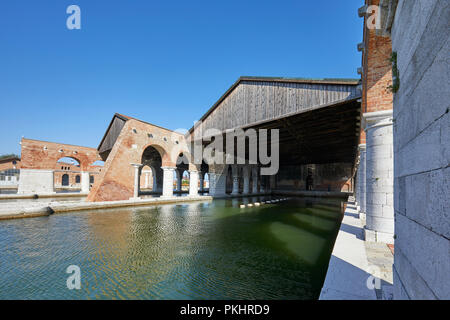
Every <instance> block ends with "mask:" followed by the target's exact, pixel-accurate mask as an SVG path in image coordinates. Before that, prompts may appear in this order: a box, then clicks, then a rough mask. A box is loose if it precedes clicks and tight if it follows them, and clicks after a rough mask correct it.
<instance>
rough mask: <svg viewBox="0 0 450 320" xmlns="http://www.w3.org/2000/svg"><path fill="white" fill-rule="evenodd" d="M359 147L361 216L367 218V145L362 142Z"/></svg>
mask: <svg viewBox="0 0 450 320" xmlns="http://www.w3.org/2000/svg"><path fill="white" fill-rule="evenodd" d="M358 148H359V168H358V188H357V190H358V198H357V199H358V207H359V216H360V218H362V219H364V220H365V219H366V145H365V144H360V145H359V146H358Z"/></svg>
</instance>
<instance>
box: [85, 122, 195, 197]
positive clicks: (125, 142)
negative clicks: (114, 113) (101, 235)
mask: <svg viewBox="0 0 450 320" xmlns="http://www.w3.org/2000/svg"><path fill="white" fill-rule="evenodd" d="M133 129H135V130H136V132H134V131H133ZM149 133H151V134H153V138H150V137H149V136H148V134H149ZM174 135H176V137H177V140H179V144H176V143H175V142H174V141H173V139H172V138H173V136H174ZM164 137H166V139H167V141H165V140H164ZM183 141H184V137H183V136H182V135H180V134H175V133H174V132H173V131H170V130H166V129H163V128H160V127H156V126H153V125H151V124H148V123H144V122H141V121H138V120H135V119H130V120H128V121H127V122H126V123H125V125H124V127H123V128H122V130H121V132H120V134H119V136H118V137H117V140H116V142H115V144H114V147H113V149H112V150H111V152H110V154H109V156H108V159H107V160H106V163H105V167H104V169H103V170H102V172H101V173H100V175H99V177H98V179H97V181H96V182H95V184H94V186H93V188H92V189H91V191H90V193H89V195H88V198H87V200H88V201H113V200H128V199H129V198H131V197H132V196H133V191H134V167H133V166H132V165H131V163H141V161H142V154H143V152H144V150H145V149H146V148H147V147H148V146H153V147H155V148H156V149H158V151H160V153H162V155H161V158H162V166H169V167H175V163H176V157H177V156H178V154H179V152H182V151H184V152H185V153H186V152H187V150H185V149H183Z"/></svg>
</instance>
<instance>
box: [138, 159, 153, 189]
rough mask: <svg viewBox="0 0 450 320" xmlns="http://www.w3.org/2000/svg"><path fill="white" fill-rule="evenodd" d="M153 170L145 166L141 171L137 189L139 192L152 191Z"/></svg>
mask: <svg viewBox="0 0 450 320" xmlns="http://www.w3.org/2000/svg"><path fill="white" fill-rule="evenodd" d="M153 179H154V177H153V170H152V168H151V167H150V166H149V165H145V166H143V167H142V169H141V177H140V181H139V183H140V184H139V187H140V190H141V192H152V191H154V190H153V187H154V186H153Z"/></svg>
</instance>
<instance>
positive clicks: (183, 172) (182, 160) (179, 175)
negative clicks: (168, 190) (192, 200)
mask: <svg viewBox="0 0 450 320" xmlns="http://www.w3.org/2000/svg"><path fill="white" fill-rule="evenodd" d="M176 167H177V169H176V170H175V173H176V174H175V175H174V190H176V193H177V194H180V195H181V194H183V193H187V192H189V183H190V175H189V159H188V157H187V156H186V155H185V154H184V153H180V154H179V155H178V157H177V161H176Z"/></svg>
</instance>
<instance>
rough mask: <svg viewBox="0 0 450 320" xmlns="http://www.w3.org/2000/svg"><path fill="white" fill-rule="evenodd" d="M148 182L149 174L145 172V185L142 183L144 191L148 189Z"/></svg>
mask: <svg viewBox="0 0 450 320" xmlns="http://www.w3.org/2000/svg"><path fill="white" fill-rule="evenodd" d="M149 180H150V179H149V174H148V172H145V183H144V185H145V188H146V189H148V181H149Z"/></svg>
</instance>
